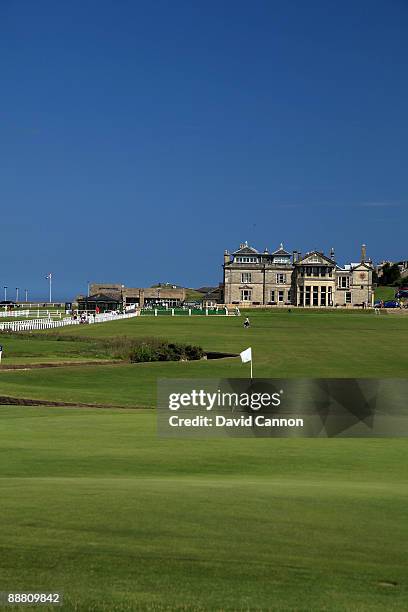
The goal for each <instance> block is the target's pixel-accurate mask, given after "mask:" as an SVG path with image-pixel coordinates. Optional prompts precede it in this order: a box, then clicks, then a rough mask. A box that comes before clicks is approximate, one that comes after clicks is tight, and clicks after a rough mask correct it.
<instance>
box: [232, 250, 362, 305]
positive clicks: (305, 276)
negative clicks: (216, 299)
mask: <svg viewBox="0 0 408 612" xmlns="http://www.w3.org/2000/svg"><path fill="white" fill-rule="evenodd" d="M223 270H224V279H223V301H224V303H225V304H229V305H237V306H244V305H248V306H249V305H252V306H261V305H262V306H284V305H287V306H289V305H292V306H300V307H315V308H319V307H336V306H337V307H341V308H349V307H350V308H351V307H357V306H360V307H365V306H372V305H373V302H374V292H373V287H372V278H373V265H372V262H371V260H370V259H367V254H366V246H365V245H364V244H363V245H362V247H361V257H360V261H359V262H357V263H350V264H348V265H344V266H343V267H342V266H339V265H338V264H337V263H336V261H335V254H334V249H331V251H330V254H329V255H325V254H324V253H322V252H320V251H311V252H309V253H306V254H304V255H302V254H301V253H299V252H298V251H292V253H290V252H289V251H286V250H285V249H284V247H283V244H281V245H280V246H279V248H278V249H277V250H275V251H273V252H269V251H268V249H265V250H264V251H263V252H261V251H258V250H256V249H255V248H254V247H251V246H249V245H248V243H247V242H245V243H244V244H241V245H240V247H239V249H238V250H236V251H234V252H233V253H229V251H225V253H224V265H223Z"/></svg>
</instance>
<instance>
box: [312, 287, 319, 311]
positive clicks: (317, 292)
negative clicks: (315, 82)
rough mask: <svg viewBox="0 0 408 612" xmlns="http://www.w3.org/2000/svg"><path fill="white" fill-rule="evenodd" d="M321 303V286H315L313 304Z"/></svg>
mask: <svg viewBox="0 0 408 612" xmlns="http://www.w3.org/2000/svg"><path fill="white" fill-rule="evenodd" d="M318 305H319V287H313V306H318Z"/></svg>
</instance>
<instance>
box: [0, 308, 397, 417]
mask: <svg viewBox="0 0 408 612" xmlns="http://www.w3.org/2000/svg"><path fill="white" fill-rule="evenodd" d="M250 318H251V321H252V325H253V326H252V328H251V329H249V330H245V329H243V327H242V323H243V318H242V317H239V318H238V317H219V318H218V317H208V318H207V317H197V318H189V317H179V318H178V317H162V318H160V317H139V318H137V319H130V320H125V321H115V322H112V323H103V324H100V325H90V326H78V327H75V328H71V327H70V328H64V329H63V330H62V331H61V332H59V334H58V337H59V338H61V340H50V339H49V338H53V337H55V335H53V334H51V333H50V332H45V333H44V334H42V335H40V336H39V337H38V336H35V338H34V339H27V340H25V339H23V338H21V339H20V338H10V339H8V338H7V337H6V336H3V337H2V338H1V341H0V342H1V343H2V344H3V346H4V355H5V357H4V361H3V363H4V364H7V363H19V364H22V363H27V364H28V365H29V364H30V363H33V362H35V361H37V362H42V363H44V362H47V361H53V362H55V361H59V360H60V361H69V360H76V361H77V360H87V359H90V360H95V359H98V360H102V359H103V358H104V357H106V355H103V354H101V353H100V351H99V350H98V349H96V348H95V346H94V345H93V344H92V342H93V340H94V339H96V338H101V337H102V338H108V337H113V336H118V335H126V336H128V337H131V336H134V337H146V336H158V337H161V338H167V339H169V340H175V341H183V342H191V343H194V344H200V345H201V346H203V348H204V349H206V350H209V351H225V352H229V353H231V352H232V353H239V352H240V351H242V350H243V349H245V348H247V347H248V346H252V348H253V352H254V374H255V376H258V377H305V376H311V377H319V376H320V377H330V376H340V377H348V376H350V377H353V376H360V377H364V376H366V377H399V376H402V377H405V376H406V375H407V372H408V352H407V351H406V350H405V349H403V347H404V346H405V344H406V341H407V339H408V316H405V315H404V314H401V315H400V314H397V315H382V316H380V317H376V316H374V315H366V314H359V313H354V314H346V313H336V312H330V313H314V312H306V313H303V312H297V311H296V312H292V313H288V312H273V313H270V312H254V313H250ZM75 336H77V337H79V338H82V339H83V340H84V339H88V342H74V341H73V340H72V338H74V337H75ZM41 337H43V338H44V339H43V340H41ZM64 337H66V338H67V340H66V341H64V340H62V339H63V338H64ZM24 355H25V356H24ZM248 371H249V368H248V366H247V365H242V364H241V361H240V359H239V358H230V359H223V360H211V361H199V362H189V363H175V362H173V363H169V362H168V363H145V364H135V365H129V364H121V365H101V366H95V367H93V366H89V367H84V368H77V367H76V368H69V367H67V368H58V369H54V370H51V369H49V370H48V369H44V370H32V371H23V372H22V371H15V372H14V371H3V372H0V377H1V378H0V383H1V387H0V389H1V393H0V395H3V396H4V395H8V396H15V397H24V398H34V399H52V400H60V401H70V402H80V403H104V404H106V405H111V406H129V407H130V406H136V407H137V406H140V407H144V406H147V407H152V406H154V404H155V394H156V380H157V378H158V377H194V378H198V377H202V378H210V377H245V376H247V375H248Z"/></svg>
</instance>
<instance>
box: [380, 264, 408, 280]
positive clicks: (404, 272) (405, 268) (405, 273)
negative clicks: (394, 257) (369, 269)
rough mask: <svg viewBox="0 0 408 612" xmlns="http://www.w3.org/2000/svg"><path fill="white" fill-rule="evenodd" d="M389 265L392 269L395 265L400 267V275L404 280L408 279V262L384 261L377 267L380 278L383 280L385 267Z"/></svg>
mask: <svg viewBox="0 0 408 612" xmlns="http://www.w3.org/2000/svg"><path fill="white" fill-rule="evenodd" d="M387 264H388V265H389V266H390V267H392V266H394V265H395V264H396V265H397V266H398V268H399V271H400V275H401V277H402V278H404V279H405V278H408V261H382V262H380V263H379V264H378V265H377V266H376V267H375V271H376V272H377V275H378V278H381V276H382V275H383V268H384V266H385V265H387Z"/></svg>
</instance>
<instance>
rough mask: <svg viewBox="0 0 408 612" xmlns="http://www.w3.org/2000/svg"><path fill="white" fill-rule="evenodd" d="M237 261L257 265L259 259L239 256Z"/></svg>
mask: <svg viewBox="0 0 408 612" xmlns="http://www.w3.org/2000/svg"><path fill="white" fill-rule="evenodd" d="M235 261H236V262H237V263H256V262H257V261H258V258H257V257H246V256H245V257H243V256H239V257H236V258H235Z"/></svg>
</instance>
